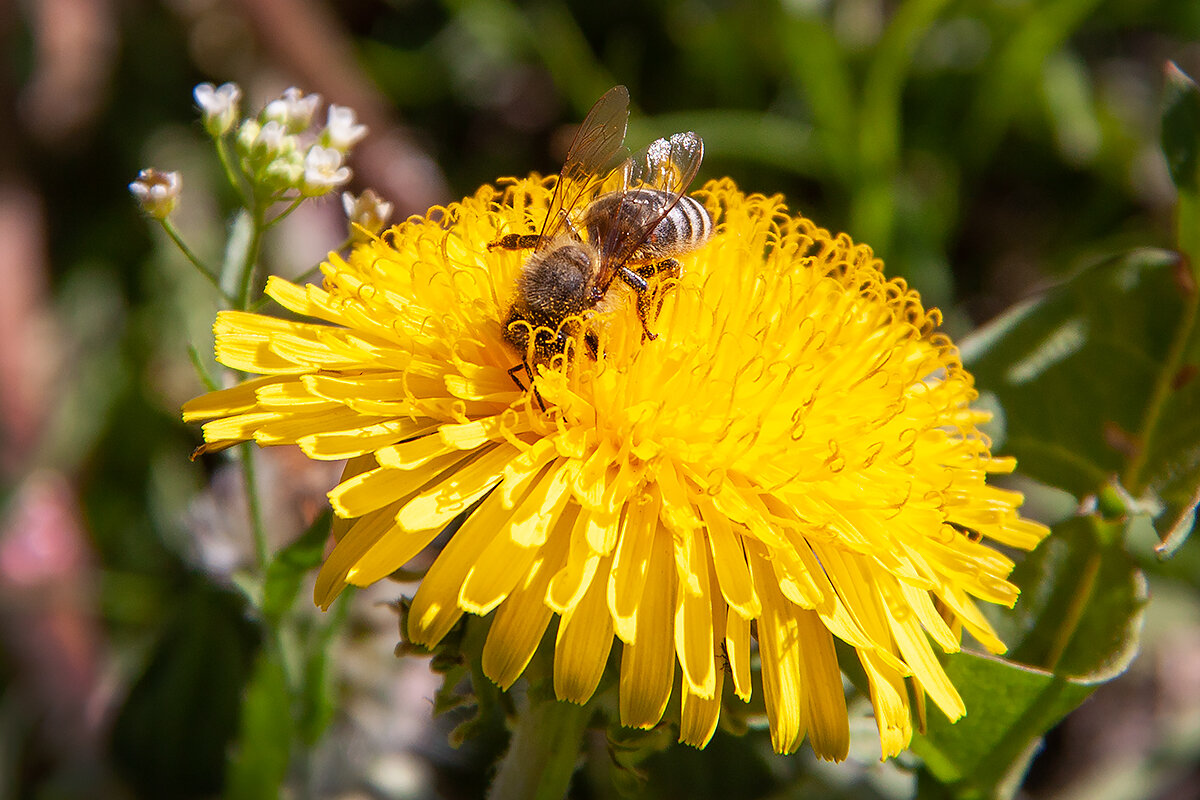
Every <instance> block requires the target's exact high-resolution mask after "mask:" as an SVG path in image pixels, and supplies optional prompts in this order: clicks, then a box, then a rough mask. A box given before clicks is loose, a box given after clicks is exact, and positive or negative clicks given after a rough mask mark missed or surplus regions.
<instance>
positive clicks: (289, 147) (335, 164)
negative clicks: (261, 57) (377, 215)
mask: <svg viewBox="0 0 1200 800" xmlns="http://www.w3.org/2000/svg"><path fill="white" fill-rule="evenodd" d="M194 95H195V98H196V104H197V105H198V106H199V107H200V112H201V114H202V116H203V119H204V128H205V130H207V131H208V132H209V134H210V135H211V136H213V137H214V138H220V137H223V136H225V135H227V134H229V133H233V145H234V149H235V152H236V153H237V156H238V164H239V166H240V167H241V169H242V172H243V173H244V174H245V176H246V178H247V179H248V180H250V182H251V183H252V184H254V185H255V188H256V190H257V189H258V188H260V187H261V189H263V190H265V191H266V193H268V194H269V195H270V196H275V197H278V198H279V199H286V198H284V197H283V195H284V194H285V193H287V192H292V191H295V192H298V193H299V196H301V197H317V196H320V195H323V194H326V193H328V192H330V191H332V190H333V189H336V188H337V187H339V186H342V185H343V184H345V183H346V182H347V181H349V180H350V168H349V167H347V166H345V163H344V162H345V159H346V156H347V155H348V154H349V152H350V149H351V148H352V147H353V146H354V145H355V144H357V143H358V142H359V141H361V140H362V138H363V137H364V136H366V135H367V128H366V126H365V125H361V124H359V123H358V122H357V121H356V119H355V115H354V110H353V109H351V108H347V107H345V106H339V105H333V104H331V105H330V106H329V110H328V116H327V118H326V124H325V127H324V128H322V129H321V130H319V131H314V130H313V128H312V124H313V117H314V115H315V114H316V110H317V106H319V105H320V104H321V96H320V95H317V94H309V95H305V94H304V93H302V92H301V91H300V90H299V89H297V88H295V87H292V88H290V89H288V90H287V91H285V92H284V93H283V95H282V96H281V97H279V98H277V99H275V100H272V101H271V102H269V103H267V106H266V108H264V109H263V111H262V113H261V114H259V115H258V117H257V118H250V119H245V120H242V121H241V123H240V124H238V101H239V100H240V99H241V96H242V91H241V89H240V88H238V86H237V85H235V84H232V83H226V84H223V85H221V86H219V87H218V86H213V85H212V84H211V83H202V84H200V85H199V86H197V87H196V89H195V92H194Z"/></svg>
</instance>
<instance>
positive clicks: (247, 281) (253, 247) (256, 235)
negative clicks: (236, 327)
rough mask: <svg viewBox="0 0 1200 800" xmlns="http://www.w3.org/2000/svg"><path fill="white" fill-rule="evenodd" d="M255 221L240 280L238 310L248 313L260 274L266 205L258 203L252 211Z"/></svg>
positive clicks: (252, 225) (256, 202)
mask: <svg viewBox="0 0 1200 800" xmlns="http://www.w3.org/2000/svg"><path fill="white" fill-rule="evenodd" d="M250 214H251V217H252V219H253V222H252V224H251V232H250V241H249V243H247V245H246V250H245V253H244V254H243V257H244V258H245V261H243V262H242V273H241V275H240V276H239V279H238V295H237V308H238V309H239V310H241V311H246V310H247V309H249V308H250V290H251V288H253V286H254V278H255V276H256V275H257V274H258V251H259V248H260V247H261V245H262V235H263V231H264V230H265V227H264V225H263V218H264V216H265V215H266V211H265V208H264V204H263V203H260V202H258V201H257V200H256V201H255V203H254V206H253V207H252V208H251V209H250Z"/></svg>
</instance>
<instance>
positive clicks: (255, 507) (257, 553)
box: [238, 442, 270, 575]
mask: <svg viewBox="0 0 1200 800" xmlns="http://www.w3.org/2000/svg"><path fill="white" fill-rule="evenodd" d="M254 447H255V445H254V443H253V442H243V443H242V444H240V445H238V453H239V454H240V456H241V459H242V480H243V481H245V485H246V504H247V506H248V508H249V511H250V529H251V531H252V532H253V533H254V557H255V561H256V562H257V564H258V570H259V573H260V574H261V575H266V569H267V564H268V562H269V561H270V553H269V551H268V549H267V528H266V525H264V524H263V516H262V503H261V502H260V501H259V497H258V479H257V476H256V475H255V471H254Z"/></svg>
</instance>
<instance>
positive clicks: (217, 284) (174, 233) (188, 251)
mask: <svg viewBox="0 0 1200 800" xmlns="http://www.w3.org/2000/svg"><path fill="white" fill-rule="evenodd" d="M158 222H159V224H160V225H162V229H163V230H164V231H166V234H167V236H170V237H171V241H172V242H174V243H175V246H176V247H178V248H179V252H181V253H183V255H184V257H185V258H187V260H188V261H190V262H192V266H193V267H195V268H196V269H197V270H198V271H199V272H200V274H201V275H203V276H204V277H205V278H207V279H208V282H209V283H211V284H212V285H213V287H214V288H215V289H216V290H217V291H218V292H219V293H220V295H221V299H222V300H224V301H225V302H226V303H228V304H230V305H232V304H233V298H232V297H230V296H229V295H228V294H227V293H226V292H225V290H224V289H222V288H221V279H220V278H218V277H217V274H216V273H215V272H213V271H212V270H211V269H209V268H208V267H207V266H205V265H204V262H203V261H201V260H200V258H199V257H198V256H197V255H196V254H195V253H193V252H192V248H190V247H188V246H187V243H186V242H184V241H183V237H182V236H180V235H179V231H178V230H176V228H175V226H174V225H172V224H171V220H169V219H160V220H159V221H158Z"/></svg>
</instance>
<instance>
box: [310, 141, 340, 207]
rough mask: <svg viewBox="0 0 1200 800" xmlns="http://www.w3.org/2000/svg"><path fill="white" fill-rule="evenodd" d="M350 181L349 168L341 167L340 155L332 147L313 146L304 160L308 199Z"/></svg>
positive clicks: (338, 151)
mask: <svg viewBox="0 0 1200 800" xmlns="http://www.w3.org/2000/svg"><path fill="white" fill-rule="evenodd" d="M348 180H350V168H349V167H345V166H343V165H342V153H341V151H340V150H335V149H334V148H332V147H321V145H319V144H317V145H313V146H312V147H311V148H310V149H309V151H308V155H307V156H305V158H304V185H303V186H302V187H301V191H302V192H303V193H304V194H305V195H308V196H310V197H314V196H316V195H320V194H325V193H326V192H328V191H329V190H330V189H333V188H335V187H338V186H341V185H342V184H343V183H345V182H346V181H348Z"/></svg>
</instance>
